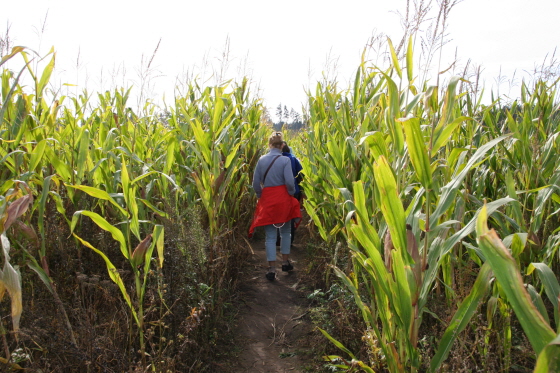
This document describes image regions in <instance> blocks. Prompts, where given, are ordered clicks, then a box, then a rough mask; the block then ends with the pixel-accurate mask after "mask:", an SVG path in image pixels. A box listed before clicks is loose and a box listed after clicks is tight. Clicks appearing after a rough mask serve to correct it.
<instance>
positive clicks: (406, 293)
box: [391, 249, 413, 335]
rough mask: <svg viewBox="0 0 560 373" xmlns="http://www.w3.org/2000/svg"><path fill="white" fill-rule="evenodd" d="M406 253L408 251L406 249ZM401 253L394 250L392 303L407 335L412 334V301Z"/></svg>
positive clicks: (401, 326)
mask: <svg viewBox="0 0 560 373" xmlns="http://www.w3.org/2000/svg"><path fill="white" fill-rule="evenodd" d="M405 251H406V249H405ZM401 253H402V251H401V252H397V251H396V250H393V252H392V257H393V276H394V278H395V281H394V282H391V285H392V293H393V295H394V296H393V299H392V303H393V306H394V307H395V311H396V314H397V315H398V316H399V318H400V325H399V327H400V328H402V330H403V331H405V333H406V334H407V335H410V333H411V326H412V317H413V312H412V299H411V296H410V287H409V284H408V277H407V275H406V270H405V264H404V261H403V255H401Z"/></svg>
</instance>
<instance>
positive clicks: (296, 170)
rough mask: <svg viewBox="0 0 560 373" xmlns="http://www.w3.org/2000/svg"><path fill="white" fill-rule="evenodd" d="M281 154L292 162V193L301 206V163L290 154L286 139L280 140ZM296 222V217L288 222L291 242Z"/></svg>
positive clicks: (278, 235)
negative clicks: (293, 188)
mask: <svg viewBox="0 0 560 373" xmlns="http://www.w3.org/2000/svg"><path fill="white" fill-rule="evenodd" d="M282 144H283V145H282V155H283V156H284V157H288V158H290V162H291V163H292V174H293V175H294V181H295V187H296V192H295V193H294V197H295V198H296V199H297V200H298V201H299V203H300V206H301V199H302V191H301V187H300V185H299V184H300V183H301V181H302V180H303V172H302V171H303V167H302V166H301V163H300V161H299V159H297V158H296V156H295V155H293V154H292V150H291V149H290V147H289V146H288V143H287V142H286V141H282ZM296 223H297V219H292V221H291V222H290V226H291V232H290V233H291V243H292V244H293V243H294V238H295V237H296ZM276 246H280V230H279V229H277V235H276Z"/></svg>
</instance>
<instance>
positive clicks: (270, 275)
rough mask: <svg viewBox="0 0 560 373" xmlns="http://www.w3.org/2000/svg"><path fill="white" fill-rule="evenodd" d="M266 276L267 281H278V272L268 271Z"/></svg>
mask: <svg viewBox="0 0 560 373" xmlns="http://www.w3.org/2000/svg"><path fill="white" fill-rule="evenodd" d="M265 276H266V279H267V280H269V281H274V280H275V279H276V271H271V270H268V272H267V273H266V275H265Z"/></svg>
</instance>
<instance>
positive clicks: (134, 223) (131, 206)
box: [121, 156, 142, 241]
mask: <svg viewBox="0 0 560 373" xmlns="http://www.w3.org/2000/svg"><path fill="white" fill-rule="evenodd" d="M121 183H122V188H123V194H124V199H125V201H126V207H127V209H128V211H129V212H130V231H131V232H132V233H133V234H134V236H135V237H136V238H137V239H138V241H142V238H141V237H140V224H139V223H138V204H137V202H136V187H135V186H133V185H131V183H130V177H129V175H128V168H127V164H126V160H125V158H124V156H122V158H121Z"/></svg>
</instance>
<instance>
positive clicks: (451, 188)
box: [430, 134, 511, 229]
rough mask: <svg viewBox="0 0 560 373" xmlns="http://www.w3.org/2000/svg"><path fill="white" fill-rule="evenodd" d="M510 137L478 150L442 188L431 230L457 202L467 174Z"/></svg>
mask: <svg viewBox="0 0 560 373" xmlns="http://www.w3.org/2000/svg"><path fill="white" fill-rule="evenodd" d="M510 136H511V135H509V134H508V135H504V136H500V137H497V138H495V139H493V140H490V141H489V142H487V143H486V144H484V145H482V146H481V147H480V148H478V150H477V151H476V152H475V153H474V154H473V156H472V157H471V158H470V159H469V161H468V162H467V164H466V165H465V167H464V168H462V169H460V168H458V169H457V171H456V174H455V175H454V176H453V179H452V180H451V181H450V182H449V183H447V184H446V185H445V186H444V187H443V188H442V193H441V195H440V197H439V201H438V204H437V206H436V208H435V210H434V212H433V213H432V216H431V217H430V229H434V228H435V226H436V225H437V222H438V219H439V217H440V216H441V215H443V214H444V213H445V211H447V209H448V208H449V207H450V206H451V205H452V203H453V201H454V200H455V196H456V195H457V190H458V189H459V187H460V186H461V185H462V183H463V180H464V179H465V177H466V176H467V173H468V172H469V171H470V169H471V168H472V167H473V166H474V165H475V164H476V163H478V162H479V161H480V160H481V159H482V158H484V157H485V156H486V153H487V152H488V151H490V149H492V148H493V147H494V146H495V145H496V144H498V143H499V142H501V141H503V140H505V139H506V138H508V137H510Z"/></svg>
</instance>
